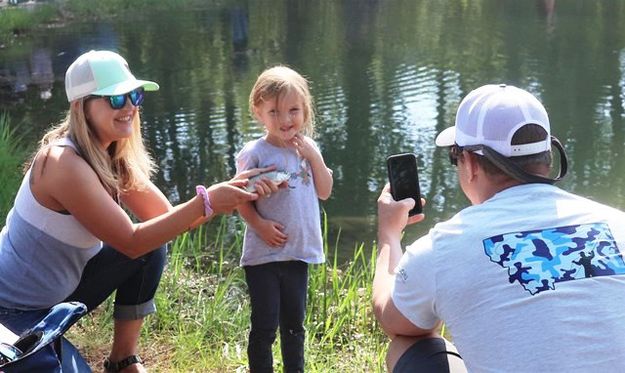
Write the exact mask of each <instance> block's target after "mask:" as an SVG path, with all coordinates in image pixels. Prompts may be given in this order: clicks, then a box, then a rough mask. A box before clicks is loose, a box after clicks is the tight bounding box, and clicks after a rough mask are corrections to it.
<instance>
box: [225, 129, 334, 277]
mask: <svg viewBox="0 0 625 373" xmlns="http://www.w3.org/2000/svg"><path fill="white" fill-rule="evenodd" d="M315 146H316V144H315ZM272 165H275V166H276V170H278V171H285V172H288V173H289V174H290V175H291V176H290V179H289V181H288V184H289V186H288V188H286V189H280V190H279V191H278V192H277V193H273V194H272V195H271V197H269V198H261V199H259V200H257V201H256V202H255V206H256V210H257V211H258V213H259V214H260V216H262V217H263V218H265V219H270V220H273V221H275V222H278V223H280V224H282V225H283V226H284V227H285V228H284V233H285V234H286V235H287V236H288V239H287V242H286V244H285V245H284V247H280V248H274V247H271V246H269V245H267V243H265V241H263V240H262V238H260V237H259V236H258V235H257V234H256V232H254V230H253V229H251V228H250V227H249V226H248V227H247V228H246V230H245V238H244V240H243V254H242V256H241V265H242V266H247V265H258V264H263V263H269V262H280V261H288V260H301V261H303V262H306V263H311V264H318V263H323V262H324V261H325V256H324V253H323V243H322V239H321V221H320V216H319V200H318V198H317V192H316V190H315V183H314V180H313V175H312V170H311V168H310V164H309V163H308V161H306V160H305V159H303V158H300V157H299V156H298V155H297V153H296V152H295V150H294V149H291V148H281V147H277V146H274V145H271V144H270V143H268V142H267V141H266V140H265V139H264V138H260V139H258V140H254V141H250V142H249V143H247V144H246V145H245V146H244V147H243V149H242V150H241V152H240V153H239V154H238V155H237V172H241V171H244V170H248V169H250V168H256V167H268V166H272Z"/></svg>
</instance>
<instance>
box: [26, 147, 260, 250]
mask: <svg viewBox="0 0 625 373" xmlns="http://www.w3.org/2000/svg"><path fill="white" fill-rule="evenodd" d="M47 158H48V159H47V161H46V166H45V170H44V171H43V172H42V173H41V174H40V175H38V177H36V178H35V179H34V180H33V190H37V191H39V194H41V195H43V197H44V198H45V199H51V200H53V201H54V202H55V204H56V205H60V206H62V207H63V208H64V209H66V210H68V211H69V212H70V213H71V214H72V215H73V216H74V217H75V218H76V219H77V220H78V221H79V222H80V223H81V224H82V225H83V226H84V227H85V228H86V229H87V230H88V231H89V232H91V234H93V235H94V236H96V237H97V238H99V239H100V240H102V241H104V242H106V243H108V244H110V245H111V246H113V247H115V248H116V249H117V250H119V251H120V252H122V253H123V254H125V255H127V256H129V257H131V258H136V257H139V256H142V255H144V254H146V253H148V252H150V251H151V250H153V249H155V248H157V247H159V246H161V245H162V244H164V243H166V242H167V241H170V240H172V239H174V238H175V237H176V236H177V235H179V234H180V233H182V232H184V231H186V230H187V229H188V228H189V226H190V225H191V224H192V223H193V222H194V221H196V220H197V219H199V218H202V217H203V215H204V201H203V199H202V197H199V196H196V197H194V198H192V199H190V200H189V201H187V202H184V203H181V204H179V205H177V206H171V204H169V202H166V199H165V197H164V196H163V195H162V193H161V192H160V191H157V190H158V189H157V188H156V187H155V186H153V185H152V184H151V183H150V184H148V188H147V189H146V190H144V191H141V192H137V191H133V192H129V193H127V194H125V195H124V196H122V198H123V201H124V202H125V203H127V205H128V207H129V208H130V209H131V210H132V211H133V213H136V214H137V217H138V218H139V219H141V220H144V221H142V222H140V223H133V222H132V220H131V219H130V217H129V216H128V214H126V212H125V211H124V210H123V209H122V208H121V207H120V206H119V205H118V204H117V203H115V201H114V200H113V198H111V196H110V195H109V194H108V193H107V191H106V190H105V189H104V187H103V186H102V184H101V183H100V180H99V179H98V177H97V175H96V173H95V172H94V171H93V170H92V169H91V167H90V166H89V165H88V164H87V163H86V162H85V161H84V159H82V158H81V157H79V156H78V155H77V154H75V153H74V152H73V151H72V150H66V149H63V148H59V147H53V148H52V149H51V151H50V152H49V154H48V157H47ZM246 183H247V180H232V181H228V182H224V183H219V184H216V185H213V186H211V187H210V188H209V195H210V197H211V201H212V205H213V209H214V210H215V213H224V212H230V211H232V210H233V209H235V208H236V206H237V205H239V204H240V203H243V202H247V201H253V200H255V199H256V198H258V195H257V194H254V193H248V192H246V191H244V190H243V189H241V188H240V187H242V186H244V185H245V184H246Z"/></svg>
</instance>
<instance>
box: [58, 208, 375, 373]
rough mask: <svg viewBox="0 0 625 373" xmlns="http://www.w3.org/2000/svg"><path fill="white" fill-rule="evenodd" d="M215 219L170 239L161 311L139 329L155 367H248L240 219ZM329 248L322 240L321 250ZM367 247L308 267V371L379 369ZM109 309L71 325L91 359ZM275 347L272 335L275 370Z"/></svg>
mask: <svg viewBox="0 0 625 373" xmlns="http://www.w3.org/2000/svg"><path fill="white" fill-rule="evenodd" d="M212 224H220V227H219V231H218V234H217V236H216V237H214V238H212V239H211V241H210V242H208V241H207V239H206V235H205V234H204V232H203V231H199V232H196V233H195V234H185V235H182V236H180V237H179V238H178V239H177V240H175V241H174V243H173V245H172V247H171V253H170V260H169V264H168V266H167V269H166V271H165V274H164V277H163V280H162V282H161V285H160V288H159V291H158V295H157V307H158V312H157V313H156V314H155V315H153V316H150V317H149V318H148V319H147V322H146V327H145V328H144V331H143V335H142V355H143V356H144V358H145V360H146V365H147V366H148V367H149V368H150V369H151V370H153V371H157V372H192V371H195V372H235V371H240V372H243V371H246V366H247V356H246V344H247V333H248V330H249V329H248V328H249V302H248V297H247V293H246V285H245V281H244V275H243V271H242V269H241V268H239V267H238V265H237V263H238V257H239V255H240V248H241V239H242V235H241V233H240V232H241V228H242V226H241V224H240V223H239V222H237V220H236V218H223V219H222V220H221V221H220V222H213V223H212ZM233 227H234V229H235V231H236V233H235V234H234V237H233V236H232V232H231V231H232V229H233ZM333 246H335V245H333ZM330 248H331V246H330V245H329V244H326V251H329V250H330ZM372 255H373V254H372V250H371V249H370V248H368V249H366V248H364V247H363V246H359V247H356V248H355V249H354V252H353V256H352V259H351V260H350V261H349V262H348V263H345V264H342V265H339V264H338V263H337V262H336V261H330V262H329V263H326V264H324V265H317V266H311V267H310V269H311V270H310V276H309V294H308V310H307V318H306V330H307V339H306V351H305V354H306V362H307V363H306V364H307V366H306V369H307V371H309V372H363V371H366V372H376V371H382V367H383V357H384V354H385V349H386V337H385V336H384V335H383V334H382V333H381V331H380V330H379V329H378V328H377V326H376V324H375V322H374V319H373V315H372V312H371V308H370V294H371V281H372V278H373V266H372V263H373V258H372ZM334 257H336V256H334ZM111 312H112V303H111V301H110V300H109V302H108V303H107V304H106V305H104V306H103V307H100V309H99V310H97V311H96V312H94V313H93V315H90V316H87V317H86V318H84V319H83V320H82V321H81V322H80V324H79V325H78V327H76V328H74V329H73V331H72V332H71V333H70V334H71V335H70V338H71V340H72V341H73V342H74V343H75V344H77V345H78V346H80V348H81V350H82V351H83V352H84V353H85V355H86V356H87V357H88V359H89V361H90V362H91V364H92V366H94V367H97V366H100V364H101V362H102V360H103V358H104V357H105V356H106V354H107V353H108V347H109V345H110V340H111V333H112V331H111V326H112V320H111ZM278 339H279V338H278ZM279 351H280V349H279V342H276V344H275V346H274V357H275V362H276V368H277V369H278V370H277V371H279V370H280V369H281V365H280V361H281V358H280V353H279Z"/></svg>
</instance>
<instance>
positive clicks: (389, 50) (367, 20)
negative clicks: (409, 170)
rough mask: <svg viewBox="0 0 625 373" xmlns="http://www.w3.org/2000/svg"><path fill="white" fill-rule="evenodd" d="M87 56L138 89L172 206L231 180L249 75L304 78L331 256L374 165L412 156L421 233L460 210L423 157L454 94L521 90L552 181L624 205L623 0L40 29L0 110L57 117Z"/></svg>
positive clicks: (413, 4) (312, 11)
mask: <svg viewBox="0 0 625 373" xmlns="http://www.w3.org/2000/svg"><path fill="white" fill-rule="evenodd" d="M89 49H113V50H116V51H118V52H120V53H121V54H122V55H124V56H125V57H126V58H127V60H128V61H129V63H130V65H131V67H132V68H133V71H134V72H135V74H136V75H137V76H138V77H145V78H149V79H153V80H155V81H157V82H159V83H160V85H161V90H160V91H159V92H156V93H150V94H149V95H148V97H147V100H146V104H145V107H144V110H143V121H144V134H145V136H146V139H147V141H148V143H149V146H150V148H151V149H152V151H153V152H154V154H155V156H156V158H157V159H158V160H159V163H160V166H161V169H160V172H159V174H158V176H157V183H158V185H159V186H160V187H162V188H163V190H164V191H165V192H166V193H167V194H168V195H169V196H170V197H171V199H172V200H173V201H180V200H182V199H185V198H189V197H190V196H191V195H192V193H193V190H194V188H193V186H194V185H195V184H197V183H207V184H210V183H212V182H216V181H219V180H222V179H225V178H227V177H228V176H229V175H231V174H232V173H233V172H234V157H235V155H236V152H237V151H238V150H239V149H240V148H241V146H242V145H243V144H244V143H245V142H247V141H249V140H250V139H252V138H255V137H257V136H259V135H260V134H261V129H260V127H259V126H258V125H257V124H256V123H254V122H253V121H252V120H251V118H250V116H249V113H248V108H247V97H248V94H249V90H250V89H251V86H252V84H253V82H254V80H255V78H256V76H257V75H258V74H259V73H260V72H261V71H262V70H263V69H264V68H265V67H267V66H269V65H272V64H276V63H284V64H288V65H290V66H292V67H294V68H295V69H296V70H298V71H300V72H301V73H302V74H304V75H306V76H307V77H308V78H310V80H311V81H312V90H313V94H314V96H315V99H316V102H317V109H318V114H319V115H318V119H319V121H318V126H317V133H318V142H319V144H320V146H321V147H322V151H323V153H324V157H325V159H326V162H327V163H328V165H329V166H330V167H331V168H333V169H334V176H335V189H334V193H333V196H332V197H331V199H330V200H328V201H326V202H324V203H323V204H322V206H323V207H324V209H325V210H326V211H327V212H328V215H329V219H330V231H331V235H332V240H334V239H335V238H336V236H337V234H338V230H339V227H342V232H341V242H342V247H344V250H349V249H351V248H352V247H353V245H354V244H355V243H358V242H363V241H364V242H366V243H368V242H370V241H371V240H373V239H374V236H375V233H374V229H375V200H376V198H377V195H378V192H379V190H380V188H381V187H382V185H383V184H384V183H385V182H386V169H385V158H386V156H387V155H389V154H391V153H396V152H403V151H413V152H415V153H416V154H417V155H418V160H419V167H420V171H421V174H420V178H421V184H422V185H421V188H422V191H423V193H424V195H425V197H426V198H427V200H428V204H427V205H426V209H425V212H426V214H427V221H428V223H424V224H421V225H419V226H418V227H415V228H411V229H410V230H409V232H408V235H409V236H410V237H416V236H418V235H420V234H422V233H423V232H424V231H426V230H427V229H428V227H429V226H430V225H431V224H433V223H434V222H436V221H440V220H441V219H446V218H447V217H449V216H450V215H451V214H453V213H454V212H455V211H457V210H458V209H460V208H462V207H463V206H466V205H467V203H468V202H467V200H466V199H465V198H464V196H463V195H462V193H461V191H459V189H458V187H457V184H456V177H455V171H454V170H453V169H452V168H451V166H449V165H448V162H447V158H446V155H445V150H442V149H436V148H435V146H434V143H433V139H434V137H435V136H436V133H438V132H439V131H441V130H442V129H443V128H445V127H447V126H449V125H450V124H452V123H453V119H454V113H455V109H456V106H457V104H458V102H459V100H460V99H461V98H462V97H463V96H464V95H465V94H466V93H468V92H469V91H470V90H471V89H473V88H475V87H477V86H479V85H482V84H486V83H491V82H507V83H510V84H515V85H518V86H520V87H523V88H526V89H528V90H530V91H531V92H533V93H535V94H536V95H537V96H538V97H540V98H541V100H542V101H543V102H544V104H545V106H546V107H547V109H548V111H549V113H550V117H551V121H552V127H553V132H554V134H556V135H557V136H558V137H559V138H560V139H561V140H562V141H563V142H564V143H565V144H566V146H567V149H568V151H569V155H570V158H571V170H570V175H569V177H568V179H567V181H566V182H564V183H563V184H562V186H563V187H564V188H566V189H568V190H572V191H575V192H578V193H580V194H582V195H588V196H591V197H594V198H596V199H598V200H600V201H603V202H606V203H609V204H611V205H614V206H617V207H619V208H625V180H624V178H625V172H624V171H625V169H624V167H625V166H624V162H622V159H623V148H624V143H625V133H624V132H625V106H624V101H625V2H622V1H609V0H605V1H597V2H588V1H583V0H570V1H566V2H557V3H556V1H555V0H544V1H536V2H534V3H532V2H527V1H523V2H519V1H514V0H504V1H502V0H477V1H470V2H466V1H462V0H445V1H436V2H428V1H425V0H416V1H415V0H398V1H384V0H367V1H362V0H343V1H330V0H322V1H315V2H308V1H303V0H267V1H263V2H256V1H251V0H247V1H245V0H232V1H223V2H219V4H217V5H216V4H209V5H206V7H205V8H204V9H193V10H183V9H181V10H179V11H176V12H172V11H168V12H167V13H153V12H149V10H146V13H145V14H143V15H142V16H141V17H139V18H137V17H136V15H135V16H133V17H128V18H120V19H115V20H112V21H106V22H98V23H93V22H83V23H72V24H70V25H68V26H66V27H63V28H59V29H53V30H45V31H42V32H40V33H37V34H36V35H33V37H31V38H29V39H23V40H21V41H20V43H19V44H18V45H16V46H12V47H10V48H7V49H5V50H0V99H1V108H0V109H1V110H7V111H9V113H10V114H11V115H12V117H13V119H14V122H16V123H19V126H20V127H19V128H20V131H21V130H23V131H24V132H25V133H26V135H27V136H28V138H30V139H32V141H35V139H37V138H39V137H40V135H41V133H42V132H43V130H44V129H45V128H46V127H48V126H49V125H50V124H51V123H53V122H56V121H58V120H59V119H60V118H61V117H62V113H63V110H65V109H66V107H67V103H66V100H65V96H64V92H63V73H64V71H65V69H66V68H67V66H68V65H69V64H70V63H71V61H72V60H73V59H74V58H75V57H77V56H78V55H79V54H81V53H82V52H85V51H87V50H89Z"/></svg>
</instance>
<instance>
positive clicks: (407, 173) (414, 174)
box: [386, 153, 423, 216]
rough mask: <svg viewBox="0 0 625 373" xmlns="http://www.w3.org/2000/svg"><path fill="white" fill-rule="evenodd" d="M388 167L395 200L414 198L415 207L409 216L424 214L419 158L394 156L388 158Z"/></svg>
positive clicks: (402, 154) (403, 154) (406, 155)
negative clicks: (418, 166) (418, 169)
mask: <svg viewBox="0 0 625 373" xmlns="http://www.w3.org/2000/svg"><path fill="white" fill-rule="evenodd" d="M386 167H387V170H388V180H389V182H390V184H391V195H392V196H393V199H394V200H395V201H399V200H402V199H404V198H412V199H414V200H415V205H414V207H413V208H412V209H411V210H410V211H409V212H408V216H413V215H416V214H420V213H422V212H423V206H421V189H420V188H419V174H418V171H417V157H416V156H415V155H414V154H413V153H401V154H393V155H390V156H389V157H388V158H386Z"/></svg>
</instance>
